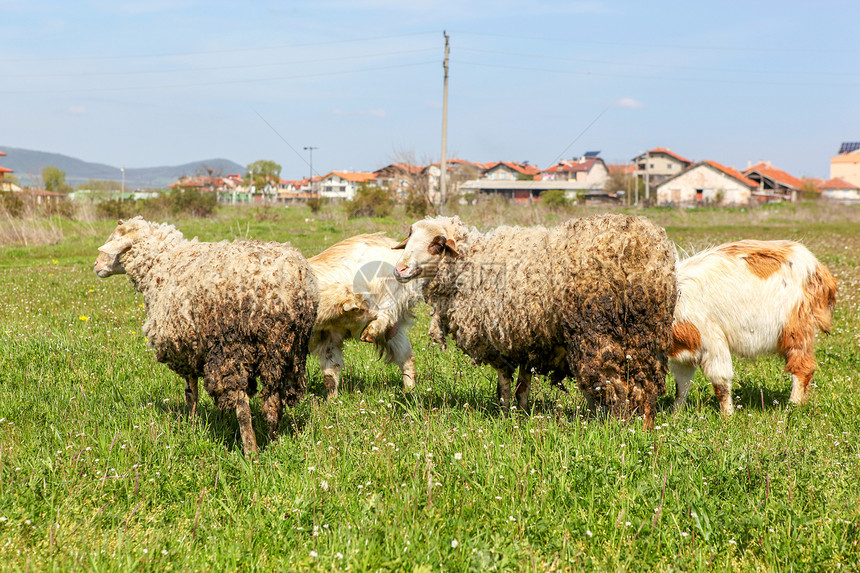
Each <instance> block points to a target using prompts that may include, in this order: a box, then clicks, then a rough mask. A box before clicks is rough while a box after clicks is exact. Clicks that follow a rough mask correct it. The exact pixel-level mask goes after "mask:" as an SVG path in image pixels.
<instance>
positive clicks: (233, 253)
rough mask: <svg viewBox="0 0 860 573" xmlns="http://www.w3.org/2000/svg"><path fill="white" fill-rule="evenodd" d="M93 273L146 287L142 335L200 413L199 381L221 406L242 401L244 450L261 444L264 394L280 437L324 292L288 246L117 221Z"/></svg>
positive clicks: (299, 387)
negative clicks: (204, 238)
mask: <svg viewBox="0 0 860 573" xmlns="http://www.w3.org/2000/svg"><path fill="white" fill-rule="evenodd" d="M94 270H95V272H96V274H98V276H99V277H101V278H105V277H109V276H111V275H115V274H121V273H127V274H128V276H129V278H130V279H131V282H132V284H133V285H134V286H135V288H136V289H137V290H138V291H140V292H141V293H142V294H143V300H144V302H145V305H146V322H145V323H144V325H143V333H144V335H145V336H146V337H147V338H148V339H149V345H150V346H151V347H152V348H154V349H155V358H156V360H158V361H159V362H164V363H165V364H167V365H168V366H169V367H170V369H171V370H173V371H174V372H176V373H177V374H179V375H180V376H182V377H183V378H184V379H185V383H186V387H185V402H186V405H187V406H188V407H189V409H190V411H191V414H192V415H193V414H194V413H195V411H196V404H197V379H198V378H199V377H200V376H203V379H204V387H205V388H206V391H207V392H209V394H210V395H211V396H212V398H213V399H214V400H215V403H216V404H217V405H218V407H219V408H221V409H224V408H235V410H236V417H237V418H238V420H239V429H240V432H241V435H242V444H243V446H244V449H245V452H246V454H247V453H248V452H252V451H256V450H257V442H256V438H255V436H254V430H253V427H252V425H251V409H250V407H249V404H248V398H249V397H250V396H253V395H254V394H255V393H256V392H257V385H258V382H257V381H258V379H259V383H260V386H261V388H260V395H261V399H262V411H263V415H264V416H265V418H266V421H267V422H268V424H269V435H270V437H272V438H274V436H275V434H276V432H277V430H278V424H279V422H280V419H281V413H282V412H283V405H284V404H285V403H286V404H289V405H294V404H295V403H296V402H298V400H299V399H300V398H301V397H302V396H303V395H304V393H305V387H306V378H305V358H306V356H307V352H308V342H309V340H310V335H311V329H312V328H313V324H314V319H315V317H316V311H317V305H318V302H319V292H318V290H317V286H316V280H315V278H314V276H313V273H312V272H311V270H310V268H309V267H308V264H307V262H306V261H305V259H304V258H303V257H302V256H301V254H300V253H299V252H298V251H297V250H296V249H294V248H292V247H290V246H289V245H288V244H280V243H263V242H258V241H236V242H233V243H229V242H227V241H223V242H220V243H201V242H198V241H197V239H196V238H195V239H194V240H191V241H189V240H187V239H184V238H183V236H182V233H181V232H179V231H178V230H176V228H174V227H173V226H172V225H166V224H157V223H150V222H147V221H145V220H143V218H141V217H135V218H134V219H131V220H129V221H125V222H123V221H120V223H119V226H118V227H117V228H116V230H115V231H114V232H113V234H111V236H110V238H109V239H108V241H107V243H105V244H104V245H103V246H102V247H100V248H99V256H98V259H96V263H95V269H94Z"/></svg>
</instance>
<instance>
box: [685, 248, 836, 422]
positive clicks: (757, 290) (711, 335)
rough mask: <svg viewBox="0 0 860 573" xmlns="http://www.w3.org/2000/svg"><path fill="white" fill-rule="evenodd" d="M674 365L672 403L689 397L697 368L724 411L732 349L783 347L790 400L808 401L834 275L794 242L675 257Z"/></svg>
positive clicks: (747, 353)
mask: <svg viewBox="0 0 860 573" xmlns="http://www.w3.org/2000/svg"><path fill="white" fill-rule="evenodd" d="M677 275H678V289H679V296H678V304H677V305H676V306H675V324H674V326H673V332H672V334H673V343H672V350H671V351H670V353H669V358H670V360H669V367H670V369H671V370H672V373H673V374H674V376H675V385H676V389H677V392H676V397H675V404H674V409H676V410H680V409H682V408H683V407H684V403H685V402H686V400H687V393H688V392H689V391H690V384H691V381H692V379H693V374H695V372H696V367H697V366H701V368H702V372H703V373H704V375H705V376H707V377H708V379H709V380H710V381H711V384H713V387H714V394H716V396H717V399H718V400H719V402H720V410H721V411H722V413H723V414H725V415H731V414H732V412H733V411H734V406H733V405H732V378H733V377H734V370H733V369H732V354H734V355H736V356H742V357H744V358H755V357H757V356H760V355H762V354H770V353H779V355H780V356H782V357H783V358H784V359H785V370H786V371H787V372H790V373H791V382H792V383H791V398H790V400H791V401H792V402H794V403H796V404H802V403H804V402H806V400H807V398H808V389H809V383H810V381H811V380H812V375H813V373H814V372H815V357H814V346H815V329H816V327H818V328H820V329H821V330H823V331H824V332H829V331H830V326H831V321H832V319H833V307H834V305H835V303H836V290H837V287H836V281H835V280H834V279H833V276H832V275H831V274H830V272H829V271H828V270H827V267H825V266H824V265H822V264H821V263H820V262H819V261H818V260H817V259H816V258H815V256H814V255H813V254H812V253H810V252H809V250H807V248H806V247H804V246H803V245H801V244H800V243H794V242H791V241H739V242H736V243H726V244H724V245H720V246H719V247H715V248H713V249H708V250H705V251H702V252H700V253H698V254H696V255H694V256H692V257H690V258H688V259H685V260H683V261H681V262H679V263H678V272H677Z"/></svg>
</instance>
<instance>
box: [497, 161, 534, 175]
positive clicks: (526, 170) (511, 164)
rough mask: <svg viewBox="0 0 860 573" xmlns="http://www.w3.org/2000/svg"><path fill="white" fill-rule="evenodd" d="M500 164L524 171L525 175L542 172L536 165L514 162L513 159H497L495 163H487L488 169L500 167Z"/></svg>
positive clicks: (520, 171) (519, 171)
mask: <svg viewBox="0 0 860 573" xmlns="http://www.w3.org/2000/svg"><path fill="white" fill-rule="evenodd" d="M499 165H504V166H506V167H508V168H510V169H513V170H514V171H516V172H517V173H522V174H523V175H537V174H538V173H540V169H538V168H537V167H536V166H534V165H529V164H527V163H514V162H513V161H495V162H493V163H487V164H486V169H485V170H486V171H489V170H490V169H493V168H495V167H498V166H499Z"/></svg>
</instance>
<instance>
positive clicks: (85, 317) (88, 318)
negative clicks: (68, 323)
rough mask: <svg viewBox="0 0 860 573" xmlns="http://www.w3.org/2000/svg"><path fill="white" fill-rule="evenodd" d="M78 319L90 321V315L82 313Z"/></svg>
mask: <svg viewBox="0 0 860 573" xmlns="http://www.w3.org/2000/svg"><path fill="white" fill-rule="evenodd" d="M78 319H79V320H83V321H84V322H89V320H90V317H88V316H84V315H81V316H79V317H78Z"/></svg>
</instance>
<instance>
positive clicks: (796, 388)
mask: <svg viewBox="0 0 860 573" xmlns="http://www.w3.org/2000/svg"><path fill="white" fill-rule="evenodd" d="M806 347H807V345H802V346H801V348H789V349H788V350H787V351H786V352H785V369H786V370H788V371H789V372H791V396H790V397H789V401H791V402H792V403H793V404H798V405H800V404H805V403H806V401H807V400H808V399H809V385H810V383H811V382H812V375H813V374H814V373H815V358H814V357H813V355H812V352H811V351H808V350H805V348H806ZM808 347H809V348H811V347H812V345H811V344H810V345H808Z"/></svg>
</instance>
